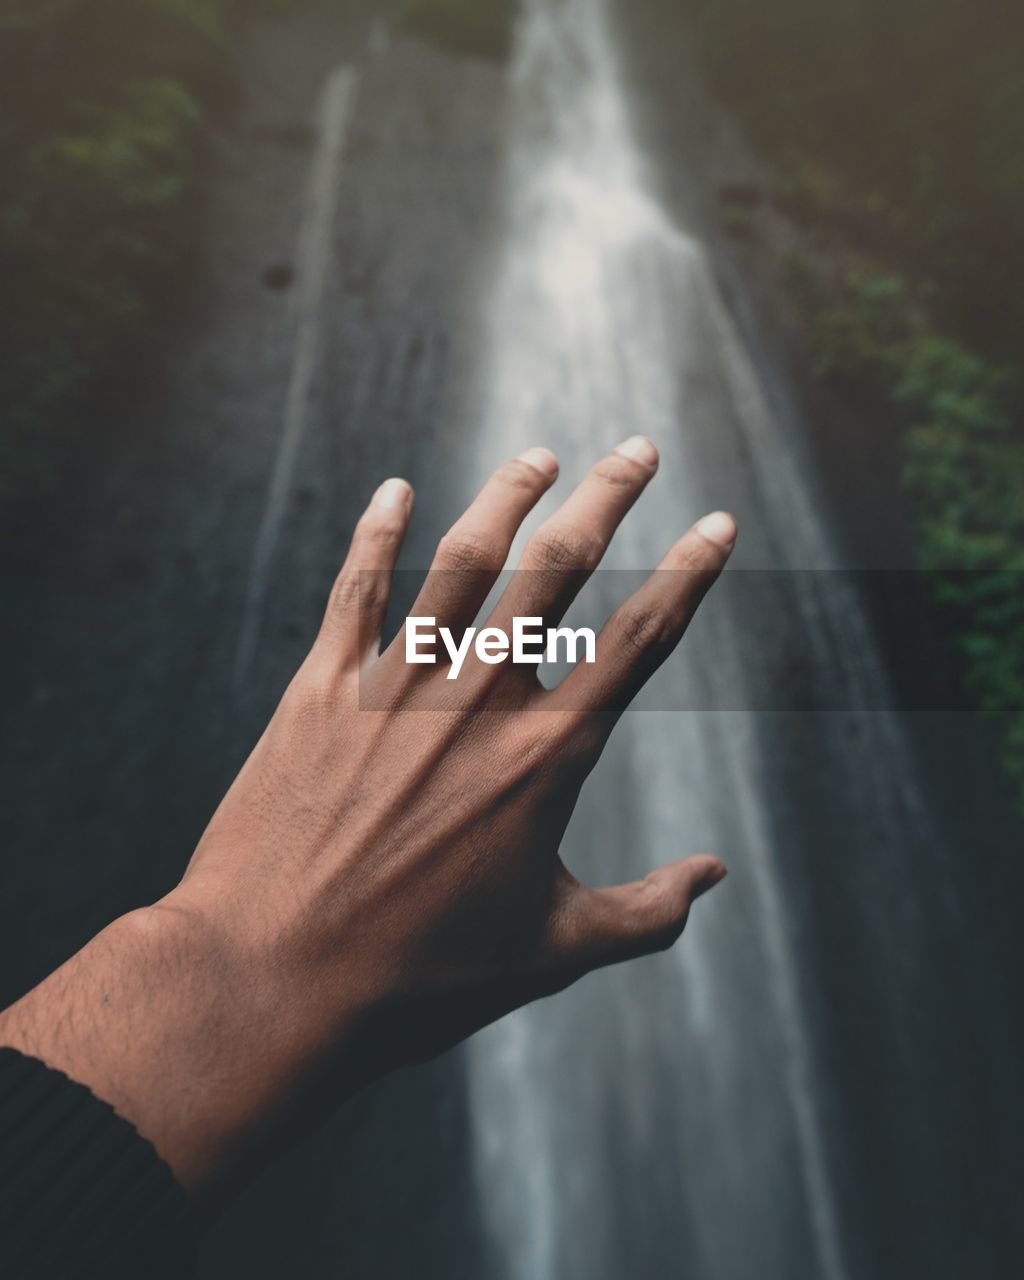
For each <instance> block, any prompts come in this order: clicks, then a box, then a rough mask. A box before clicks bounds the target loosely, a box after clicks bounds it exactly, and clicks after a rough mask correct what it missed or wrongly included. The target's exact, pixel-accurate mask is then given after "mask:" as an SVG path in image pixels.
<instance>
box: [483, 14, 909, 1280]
mask: <svg viewBox="0 0 1024 1280" xmlns="http://www.w3.org/2000/svg"><path fill="white" fill-rule="evenodd" d="M506 191H507V207H506V218H507V222H506V225H505V232H504V239H503V257H502V259H501V261H500V265H499V268H498V277H497V283H496V286H495V291H494V295H493V299H492V302H491V304H490V312H489V324H490V328H489V330H488V331H487V332H486V333H485V335H484V339H483V340H484V342H485V344H486V350H485V352H484V354H483V356H482V359H481V368H482V371H483V372H482V378H481V386H482V389H483V390H482V421H481V424H480V426H479V433H478V436H477V438H478V441H479V449H478V456H477V458H476V465H475V466H474V467H471V468H469V475H468V476H467V492H468V490H469V488H470V487H471V485H472V484H474V483H477V482H479V481H480V480H481V479H482V478H483V476H484V475H485V474H486V472H487V471H489V470H490V469H491V468H492V467H493V466H494V465H495V464H496V462H498V461H499V460H500V459H502V458H505V457H510V456H513V455H514V454H515V453H516V452H517V451H519V450H520V449H522V448H525V447H527V446H529V445H532V444H535V443H545V444H548V445H550V446H551V447H553V448H554V449H555V450H556V452H557V453H558V455H559V457H560V459H561V461H562V464H563V481H562V485H561V488H560V492H564V491H565V487H566V485H567V484H568V483H569V482H570V481H572V482H574V481H575V479H577V478H578V476H579V473H580V472H581V470H582V468H583V467H585V466H586V465H588V464H589V463H590V462H592V461H593V460H595V459H596V458H597V457H598V456H599V455H600V454H601V453H603V452H604V451H606V450H608V449H611V448H612V447H614V445H615V444H617V443H618V442H619V441H620V440H621V439H623V438H624V437H626V436H628V435H630V434H632V433H634V432H643V433H645V434H647V435H650V436H651V437H652V438H653V439H655V440H656V441H657V442H658V444H659V446H660V447H661V451H662V456H663V465H662V469H661V473H660V474H659V476H658V478H657V480H656V481H655V483H654V485H653V486H652V488H651V490H650V491H649V492H648V495H647V496H646V497H645V498H644V499H643V500H642V502H641V504H640V506H639V507H638V509H637V510H636V511H635V512H634V513H633V515H632V517H631V518H630V520H629V521H628V522H627V524H626V526H625V527H624V529H623V531H622V533H621V534H620V536H619V537H618V539H617V540H616V543H615V546H614V548H613V551H612V553H611V554H610V556H609V559H608V561H607V563H608V564H609V565H610V566H613V567H626V568H630V569H643V568H647V569H649V568H651V567H652V566H653V565H654V564H656V563H657V561H658V559H659V558H660V556H661V554H662V552H663V551H664V549H665V548H666V547H667V546H668V545H669V543H670V542H671V541H672V540H673V539H674V538H675V537H676V536H677V535H678V534H679V533H680V532H681V531H682V530H683V529H684V528H686V526H687V525H688V524H689V523H690V522H691V521H692V520H693V519H695V518H696V517H697V516H699V515H700V514H702V513H703V512H704V511H705V510H708V509H710V508H713V507H715V506H729V507H732V509H734V510H738V511H740V512H741V513H744V514H745V516H746V518H745V520H744V522H743V523H744V529H743V545H744V555H745V557H746V559H745V562H744V561H742V560H741V561H740V562H741V563H745V564H746V565H747V566H748V567H749V566H758V567H763V566H765V565H772V566H773V567H775V568H816V569H823V568H827V567H828V566H829V565H830V564H831V563H832V555H831V552H830V551H829V547H828V539H827V535H826V532H825V530H824V528H823V526H822V524H821V522H820V521H819V520H818V518H817V517H816V515H815V512H814V509H813V504H812V500H811V497H810V496H809V491H808V489H807V487H806V486H805V484H804V482H803V480H802V477H801V475H800V471H799V467H798V465H797V463H796V462H794V461H793V457H792V450H791V449H790V447H789V442H788V441H787V438H786V433H785V430H784V425H785V424H783V423H782V422H780V421H778V420H777V415H776V413H775V412H774V410H773V408H772V406H771V404H770V402H769V397H768V396H767V394H766V392H765V390H764V388H763V386H762V385H761V382H760V380H759V377H758V374H757V370H756V368H755V364H754V362H753V361H752V360H751V358H750V357H749V355H748V354H747V351H746V349H745V347H744V343H743V341H742V339H741V336H740V334H739V332H738V330H737V328H736V326H735V325H734V323H733V321H732V319H731V317H730V315H729V312H728V310H727V308H726V306H725V303H724V301H723V299H722V296H721V294H720V292H719V290H718V288H717V286H716V283H715V280H714V277H713V273H712V270H711V268H710V266H709V263H708V261H707V260H706V258H705V255H704V252H703V250H702V247H701V245H700V244H699V243H697V242H696V241H695V240H694V239H692V238H690V237H689V236H688V235H686V234H685V233H684V232H683V231H682V230H681V229H680V228H678V227H676V226H674V225H673V224H672V222H671V221H670V219H669V218H668V217H667V216H666V214H665V212H664V211H663V210H662V208H660V207H659V204H658V203H657V201H656V200H655V199H654V198H653V197H652V194H651V188H650V186H649V184H648V182H647V180H646V177H645V170H644V164H643V161H642V158H641V156H640V155H639V154H638V149H637V146H636V143H635V141H634V137H633V134H632V133H631V128H630V122H629V119H628V117H627V110H626V101H625V95H624V92H623V88H622V83H621V79H620V73H619V70H618V68H617V66H616V63H615V58H614V53H613V42H612V38H611V33H610V29H609V15H608V13H607V12H606V8H605V3H604V0H528V2H527V5H526V10H525V14H524V18H523V21H522V24H521V28H520V31H519V40H518V47H517V53H516V57H515V62H514V69H513V72H512V83H511V87H510V108H509V137H508V158H507V182H506ZM624 576H625V575H624ZM616 581H617V575H615V574H608V575H606V576H605V577H604V578H603V579H602V581H601V583H599V584H598V589H599V590H600V591H603V592H605V594H606V595H607V600H606V601H605V602H604V603H605V604H606V606H607V607H608V608H610V607H612V605H613V604H614V603H615V602H616V601H615V598H614V597H615V595H616V592H617V586H616ZM625 589H626V584H625V583H623V585H622V587H621V591H624V590H625ZM792 590H793V592H794V599H795V603H796V607H797V608H798V609H799V611H800V613H801V615H803V620H804V625H805V628H806V631H807V643H808V646H809V648H810V650H811V652H812V653H813V654H815V655H816V656H817V657H818V658H819V659H820V660H821V661H823V662H827V663H828V664H829V665H830V667H833V668H836V669H837V670H839V671H840V672H841V674H842V679H843V681H844V682H845V684H846V693H845V697H846V700H847V701H848V702H849V703H850V704H851V705H852V706H857V705H865V704H867V703H870V702H871V700H872V693H873V692H874V691H875V689H876V686H878V685H879V684H880V681H881V677H880V675H879V672H878V670H877V667H876V665H875V663H874V659H873V657H872V654H871V648H870V643H869V641H868V639H867V635H866V630H865V628H864V624H863V621H862V619H861V617H860V615H859V613H858V610H857V607H856V603H855V601H853V600H852V599H851V598H850V597H849V594H848V592H846V591H845V589H844V587H843V586H842V583H841V581H840V580H839V579H838V576H837V575H828V574H815V575H809V576H808V577H807V578H800V579H794V580H793V584H792ZM621 591H620V592H619V593H620V594H621ZM714 601H715V598H714V596H713V597H712V598H711V600H710V601H709V603H708V604H707V605H706V606H705V610H706V613H707V617H706V618H705V619H702V620H701V626H700V628H698V630H699V635H694V637H693V639H692V641H691V642H690V643H689V644H687V643H685V642H684V646H683V649H682V650H681V652H680V654H679V655H677V657H676V658H675V659H674V660H673V662H672V663H671V664H670V666H669V667H668V668H667V669H666V670H665V671H664V672H663V673H662V674H661V676H660V677H659V681H660V683H659V685H658V695H657V698H656V699H655V703H654V705H655V707H657V706H661V707H683V706H686V705H693V706H697V707H705V708H714V707H715V706H716V705H717V699H718V698H719V695H721V694H723V693H724V694H725V696H726V701H725V704H724V705H729V706H733V707H735V706H736V705H737V703H736V698H737V691H738V690H742V689H743V688H744V685H745V681H746V680H747V672H746V670H745V666H746V664H747V663H749V662H750V661H751V659H752V658H754V659H756V653H757V648H756V638H755V637H752V636H751V635H750V634H749V627H748V631H747V632H742V628H743V626H744V625H745V624H749V619H743V618H737V617H732V618H730V617H729V616H727V611H724V610H722V609H720V610H719V612H718V613H716V612H715V603H714ZM730 698H731V701H730ZM740 702H741V703H742V696H741V695H740ZM869 719H870V737H871V741H870V743H869V744H866V745H865V747H864V749H863V751H861V752H860V753H859V755H858V758H857V760H856V761H855V762H854V763H853V764H852V766H851V776H850V778H849V779H847V780H846V783H845V784H844V785H846V786H847V791H848V793H849V806H850V810H851V811H852V812H853V813H854V814H857V813H860V814H862V815H867V814H870V820H871V823H873V824H875V825H874V828H873V833H874V838H878V832H879V831H881V832H882V833H883V836H882V838H884V839H886V840H887V841H891V842H893V843H894V845H895V844H898V842H899V841H900V840H901V839H902V838H903V836H904V834H905V832H906V830H907V829H908V826H909V825H910V824H911V823H919V822H920V805H919V803H918V801H917V797H916V792H915V788H914V785H913V783H912V780H911V776H910V770H909V766H908V765H907V763H906V758H905V753H904V751H903V748H902V745H901V742H900V735H899V732H898V727H897V725H896V724H895V722H894V720H893V718H892V717H891V716H889V715H888V714H874V715H872V716H871V717H869ZM762 730H763V725H762V724H761V722H759V720H758V717H757V716H756V715H755V714H753V713H749V712H744V711H736V710H731V711H730V710H714V709H711V710H704V711H689V712H687V711H682V710H677V711H671V710H661V711H659V710H656V709H649V710H645V711H642V712H637V713H635V714H633V715H632V716H630V717H627V719H626V721H625V722H624V723H623V724H622V725H621V726H620V729H619V731H618V734H617V737H616V739H615V740H614V742H613V745H612V747H611V749H610V751H609V753H608V755H607V757H606V759H605V760H604V761H602V764H601V766H600V769H599V771H598V774H597V775H596V776H595V778H594V779H593V780H592V781H591V783H590V784H589V786H588V789H587V791H586V792H585V795H584V801H583V803H582V805H581V809H580V811H579V812H578V814H577V816H576V819H575V820H574V823H573V825H572V827H571V828H570V833H569V836H568V839H567V844H566V848H565V857H566V861H567V862H568V864H569V865H570V866H571V867H572V868H573V869H574V870H576V871H577V872H578V873H579V874H580V875H582V876H584V877H585V878H589V879H591V880H593V881H595V882H614V881H618V880H623V879H631V878H633V877H635V876H637V875H642V874H643V873H644V872H645V871H646V870H647V869H649V868H650V867H652V866H654V865H657V864H658V863H660V862H662V861H666V860H668V859H670V858H672V857H675V856H678V855H680V854H682V853H685V852H690V851H696V850H698V849H703V848H709V849H712V850H714V851H716V852H719V853H721V854H722V855H723V856H724V857H725V858H726V860H727V861H728V862H729V863H730V866H731V869H732V873H733V876H732V879H731V880H730V881H729V882H728V887H727V888H724V889H722V890H721V891H719V894H718V895H717V899H716V895H712V898H711V899H710V900H708V901H707V902H702V903H701V904H700V906H699V908H698V909H697V911H696V912H695V914H694V919H693V920H692V922H691V925H690V927H689V929H688V930H687V933H686V936H685V937H684V939H683V942H682V944H681V945H680V946H679V947H678V948H677V949H676V950H675V952H673V953H672V954H670V956H668V957H660V958H658V959H656V960H652V961H648V962H644V963H643V964H640V965H636V966H633V967H631V968H629V969H626V970H619V971H614V972H611V973H605V974H601V975H599V976H597V977H594V978H591V979H589V980H587V981H586V982H585V983H583V984H581V986H579V987H578V988H576V989H574V990H573V991H571V992H570V993H568V994H567V995H565V996H563V997H560V998H559V999H557V1000H555V1001H551V1002H547V1003H545V1004H542V1005H540V1006H536V1007H533V1008H531V1009H528V1010H525V1011H523V1012H521V1013H519V1014H517V1015H515V1016H514V1017H512V1018H509V1019H507V1020H505V1021H504V1022H503V1023H501V1024H500V1025H498V1026H497V1027H495V1028H492V1029H491V1030H490V1031H488V1032H487V1033H485V1034H484V1035H482V1036H480V1037H478V1038H477V1039H476V1040H475V1041H474V1042H472V1045H471V1048H470V1076H471V1094H472V1113H473V1116H474V1130H475V1134H474V1140H475V1150H476V1161H477V1174H478V1178H479V1181H480V1184H481V1187H482V1195H481V1200H482V1203H483V1206H484V1212H485V1214H486V1216H487V1221H488V1226H489V1230H490V1232H491V1234H492V1236H493V1238H494V1240H495V1241H496V1242H497V1247H498V1252H499V1254H500V1255H501V1256H502V1257H503V1258H504V1259H505V1263H506V1267H507V1271H508V1274H509V1275H510V1276H511V1277H514V1280H576V1278H578V1280H612V1277H616V1278H618V1277H625V1276H629V1277H630V1280H643V1278H644V1277H647V1276H650V1277H654V1276H662V1275H667V1274H680V1275H682V1274H685V1275H686V1276H688V1277H695V1278H696V1280H704V1277H707V1280H712V1278H713V1280H732V1278H733V1277H735V1278H736V1280H748V1278H750V1280H753V1277H765V1276H769V1277H786V1280H797V1278H798V1277H802V1276H807V1277H815V1278H816V1280H846V1278H847V1277H848V1276H849V1275H850V1269H849V1265H848V1263H847V1260H846V1250H845V1242H844V1230H843V1219H842V1214H841V1212H840V1206H839V1204H838V1201H837V1193H836V1190H835V1187H834V1177H833V1168H832V1164H831V1163H830V1161H832V1160H834V1154H832V1153H830V1149H829V1142H828V1139H827V1137H826V1133H827V1123H826V1117H825V1115H824V1105H825V1104H824V1102H823V1100H822V1099H821V1098H820V1097H819V1094H818V1092H817V1081H818V1079H819V1071H818V1064H817V1063H816V1061H815V1047H814V1044H813V1041H812V1039H811V1037H810V1036H809V1035H808V1030H807V1028H808V1011H807V1009H806V1007H805V1000H806V996H805V990H804V981H803V976H802V973H801V968H800V960H799V946H798V942H797V940H796V937H795V933H794V927H793V922H792V920H791V919H790V916H789V911H788V905H787V899H788V886H787V885H786V884H785V883H784V882H783V875H782V871H781V869H780V866H779V863H778V851H779V850H778V846H777V843H776V842H777V840H778V839H779V835H778V832H779V823H778V821H777V819H773V808H775V809H777V808H778V804H777V797H775V796H774V795H773V794H771V792H770V790H769V783H768V780H767V775H766V771H765V768H764V764H765V761H764V759H763V753H764V751H765V745H764V734H763V732H762ZM797 799H798V800H799V798H797ZM794 838H795V836H794Z"/></svg>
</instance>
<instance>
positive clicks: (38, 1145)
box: [0, 1049, 195, 1280]
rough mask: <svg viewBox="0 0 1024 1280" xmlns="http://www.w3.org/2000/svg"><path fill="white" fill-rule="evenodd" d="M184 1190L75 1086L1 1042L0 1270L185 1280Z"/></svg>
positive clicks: (188, 1256)
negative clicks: (2, 1047) (7, 1047)
mask: <svg viewBox="0 0 1024 1280" xmlns="http://www.w3.org/2000/svg"><path fill="white" fill-rule="evenodd" d="M194 1270H195V1245H194V1242H193V1236H192V1231H191V1228H190V1224H189V1220H188V1204H187V1201H186V1198H185V1193H184V1192H183V1191H182V1189H181V1187H179V1186H178V1184H177V1182H175V1180H174V1176H173V1175H172V1173H171V1171H170V1169H169V1168H168V1167H167V1165H166V1164H164V1162H163V1161H162V1160H161V1159H160V1157H159V1156H158V1155H157V1153H156V1151H155V1150H154V1149H153V1147H152V1145H151V1144H150V1143H149V1142H147V1141H146V1140H145V1139H144V1138H143V1137H141V1136H140V1135H139V1134H138V1133H137V1132H136V1130H135V1129H134V1128H133V1127H132V1125H130V1124H129V1123H128V1122H127V1121H126V1120H123V1119H122V1118H121V1117H120V1116H119V1115H118V1114H117V1113H116V1112H115V1111H114V1110H113V1108H112V1107H110V1106H108V1105H107V1104H106V1103H105V1102H101V1101H100V1100H99V1099H98V1098H97V1097H95V1096H94V1095H93V1094H92V1093H90V1092H89V1090H88V1089H86V1088H85V1087H84V1086H83V1085H80V1084H76V1083H75V1082H74V1081H73V1080H69V1079H68V1077H67V1076H66V1075H64V1074H63V1073H62V1072H60V1071H54V1070H52V1069H51V1068H50V1067H47V1066H46V1065H44V1064H43V1063H42V1062H39V1061H37V1060H36V1059H35V1058H28V1057H25V1056H24V1055H23V1054H20V1053H17V1052H16V1051H15V1050H13V1049H0V1275H3V1276H4V1277H6V1278H7V1280H16V1278H17V1280H78V1278H79V1277H81V1278H82V1280H86V1278H87V1277H88V1278H89V1280H94V1278H96V1277H100V1276H102V1277H103V1278H104V1280H119V1278H120V1277H122V1276H124V1277H127V1276H132V1277H133V1278H134V1277H137V1276H140V1275H144V1276H146V1277H152V1278H153V1280H156V1278H158V1277H159V1280H187V1277H190V1276H191V1275H192V1274H193V1272H194Z"/></svg>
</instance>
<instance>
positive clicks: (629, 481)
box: [591, 454, 643, 491]
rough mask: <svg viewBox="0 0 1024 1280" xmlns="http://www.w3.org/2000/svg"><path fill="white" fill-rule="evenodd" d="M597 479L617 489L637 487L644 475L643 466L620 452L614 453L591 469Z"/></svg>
mask: <svg viewBox="0 0 1024 1280" xmlns="http://www.w3.org/2000/svg"><path fill="white" fill-rule="evenodd" d="M591 475H593V476H594V477H595V478H596V479H598V480H600V481H602V482H603V483H604V484H605V485H606V486H607V487H608V488H610V489H614V490H616V491H619V490H623V489H627V490H628V489H635V488H636V487H637V485H638V484H639V483H640V480H641V478H642V476H643V468H642V467H641V466H640V464H639V463H638V462H632V461H631V460H630V459H629V458H624V457H622V456H621V455H620V454H612V455H610V456H609V457H607V458H602V459H601V461H600V462H599V463H598V464H597V465H596V466H595V467H594V468H593V470H592V471H591Z"/></svg>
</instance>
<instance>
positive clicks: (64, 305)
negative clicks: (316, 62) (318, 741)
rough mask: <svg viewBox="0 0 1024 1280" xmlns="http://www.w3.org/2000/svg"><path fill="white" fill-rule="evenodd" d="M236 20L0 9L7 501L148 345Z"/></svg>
mask: <svg viewBox="0 0 1024 1280" xmlns="http://www.w3.org/2000/svg"><path fill="white" fill-rule="evenodd" d="M247 2H248V3H250V4H253V3H255V0H247ZM237 3H238V4H240V3H242V0H237ZM231 7H233V6H232V3H231V0H0V79H2V82H3V84H4V112H3V115H2V117H0V164H2V166H3V171H4V175H5V184H4V193H3V195H2V196H0V275H2V278H3V280H4V295H5V296H4V304H5V305H4V308H3V311H2V313H0V351H2V352H3V357H2V361H0V412H2V427H0V459H2V474H0V489H3V488H4V487H6V488H7V489H11V488H12V487H13V486H14V485H15V483H16V482H17V480H18V477H19V473H20V472H24V471H25V470H36V469H38V465H39V463H40V459H41V457H42V456H43V455H44V454H45V448H44V447H43V445H42V443H41V441H42V440H43V439H44V438H45V435H46V433H47V432H48V430H49V429H50V428H51V427H52V426H53V424H54V423H55V422H56V421H58V419H59V417H60V414H61V411H62V409H64V408H65V407H66V406H68V405H69V404H70V403H73V402H74V400H75V398H76V397H78V396H80V395H81V394H82V393H83V391H84V390H85V388H86V387H87V386H88V383H89V381H90V380H91V379H92V378H93V377H95V376H96V375H97V374H98V373H102V372H103V371H105V370H106V369H107V368H109V367H110V366H111V364H112V362H113V360H114V358H115V356H116V355H117V353H119V352H120V351H122V350H123V349H124V345H125V344H126V342H128V341H130V340H132V339H133V338H134V337H135V336H137V335H138V334H139V333H140V332H142V331H144V328H145V324H146V321H147V319H148V317H149V316H150V314H151V298H152V296H153V291H154V287H155V285H156V284H157V283H158V282H159V280H160V279H161V275H162V273H165V272H166V271H167V270H168V269H169V268H170V267H172V266H173V265H174V263H175V262H176V261H177V260H178V258H179V256H180V252H181V250H182V248H183V243H184V240H185V238H186V237H187V234H188V220H187V218H186V217H185V216H184V215H185V200H186V196H187V193H188V191H189V188H190V184H191V181H192V178H193V164H194V150H195V143H196V136H197V130H198V128H199V126H200V125H201V123H202V120H203V113H204V103H205V102H206V101H207V100H208V98H209V96H210V93H211V92H212V91H213V90H214V89H215V88H216V86H217V83H218V80H219V78H220V77H221V76H222V74H223V61H222V59H223V54H224V50H225V20H226V18H227V16H228V14H229V11H230V8H231Z"/></svg>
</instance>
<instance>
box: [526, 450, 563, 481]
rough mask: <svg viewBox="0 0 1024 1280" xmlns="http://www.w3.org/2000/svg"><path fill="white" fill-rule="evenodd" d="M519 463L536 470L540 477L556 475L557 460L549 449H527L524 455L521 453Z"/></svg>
mask: <svg viewBox="0 0 1024 1280" xmlns="http://www.w3.org/2000/svg"><path fill="white" fill-rule="evenodd" d="M519 461H520V462H525V463H526V464H527V466H530V467H534V468H536V470H537V471H539V472H540V473H541V474H542V475H545V476H557V475H558V459H557V458H556V457H555V455H554V454H553V453H552V452H551V450H550V449H545V448H544V447H543V446H542V445H536V446H535V447H534V448H532V449H527V450H526V452H525V453H521V454H520V455H519Z"/></svg>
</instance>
